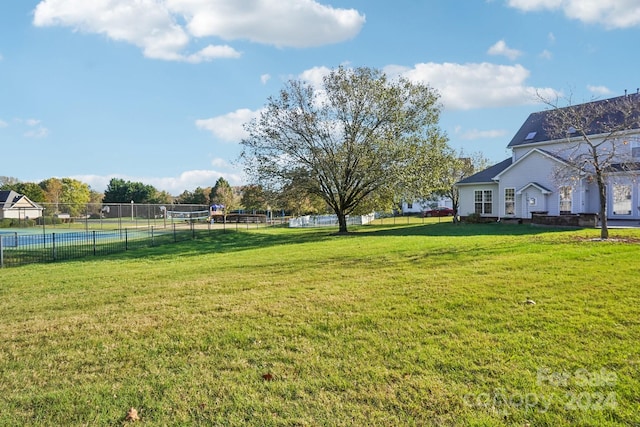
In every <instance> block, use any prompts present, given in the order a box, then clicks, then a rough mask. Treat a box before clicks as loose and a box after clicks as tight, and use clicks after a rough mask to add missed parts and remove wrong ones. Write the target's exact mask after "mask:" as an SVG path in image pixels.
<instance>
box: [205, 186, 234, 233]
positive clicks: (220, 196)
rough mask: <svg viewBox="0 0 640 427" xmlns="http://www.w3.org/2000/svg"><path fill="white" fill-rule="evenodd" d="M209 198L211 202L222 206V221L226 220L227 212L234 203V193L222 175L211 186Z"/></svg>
mask: <svg viewBox="0 0 640 427" xmlns="http://www.w3.org/2000/svg"><path fill="white" fill-rule="evenodd" d="M209 198H210V199H211V203H213V204H216V205H221V206H222V212H223V215H224V221H225V222H226V221H227V214H228V213H229V211H230V210H231V209H233V206H234V205H235V195H234V194H233V189H232V188H231V185H229V182H228V181H227V180H226V179H224V178H222V177H220V178H218V180H217V181H216V183H215V185H214V186H213V188H211V194H210V196H209Z"/></svg>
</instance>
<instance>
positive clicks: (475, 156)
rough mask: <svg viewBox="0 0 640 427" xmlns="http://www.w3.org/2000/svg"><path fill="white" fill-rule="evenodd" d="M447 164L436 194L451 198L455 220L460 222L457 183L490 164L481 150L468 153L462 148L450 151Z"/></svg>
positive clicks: (446, 159) (446, 160)
mask: <svg viewBox="0 0 640 427" xmlns="http://www.w3.org/2000/svg"><path fill="white" fill-rule="evenodd" d="M445 164H446V170H447V173H445V174H442V175H441V176H440V183H439V187H440V189H439V190H438V191H437V192H436V194H438V195H441V196H444V197H448V198H449V199H451V204H452V206H451V208H452V209H453V222H458V210H459V209H460V191H459V190H458V187H457V186H456V185H455V184H456V183H457V182H458V181H462V180H463V179H464V178H467V177H470V176H471V175H473V174H474V173H476V172H478V171H481V170H483V169H485V168H487V167H488V166H489V160H488V159H487V158H486V157H484V155H483V154H482V153H480V152H475V153H471V154H466V153H465V152H464V151H463V150H460V151H459V152H457V153H456V152H453V151H452V152H451V153H449V155H448V156H447V157H446V158H445Z"/></svg>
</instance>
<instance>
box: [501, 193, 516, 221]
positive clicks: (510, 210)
mask: <svg viewBox="0 0 640 427" xmlns="http://www.w3.org/2000/svg"><path fill="white" fill-rule="evenodd" d="M504 214H505V215H515V214H516V189H515V188H505V189H504Z"/></svg>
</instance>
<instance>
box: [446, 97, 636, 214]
mask: <svg viewBox="0 0 640 427" xmlns="http://www.w3.org/2000/svg"><path fill="white" fill-rule="evenodd" d="M623 99H624V100H625V102H628V101H630V102H629V103H630V104H631V106H632V108H633V112H634V114H636V115H640V94H638V93H636V94H632V95H624V96H623V97H617V98H611V99H607V100H599V101H594V102H591V103H586V104H581V105H577V106H571V107H565V109H571V108H573V109H575V110H574V111H583V110H579V108H585V107H597V108H604V110H603V111H607V112H605V113H603V114H605V115H606V117H605V118H604V119H603V120H606V121H609V122H608V123H609V124H611V123H613V122H615V120H621V118H620V116H619V115H617V114H616V113H615V111H616V110H615V108H616V103H620V102H622V100H623ZM607 109H609V110H607ZM561 110H564V109H561ZM552 111H553V110H548V111H542V112H537V113H533V114H531V115H530V116H529V117H528V118H527V120H526V121H525V122H524V124H523V125H522V127H521V128H520V130H518V132H517V133H516V134H515V136H514V137H513V139H512V140H511V142H509V145H508V148H510V149H511V153H512V155H511V157H509V158H508V159H505V160H503V161H502V162H500V163H498V164H496V165H493V166H491V167H489V168H487V169H485V170H483V171H481V172H479V173H477V174H475V175H472V176H470V177H468V178H466V179H463V180H461V181H459V182H458V183H457V184H456V186H457V187H458V189H459V191H460V209H459V212H460V215H461V216H462V217H465V216H468V215H470V214H473V213H476V214H479V215H480V216H482V217H486V218H493V219H502V218H514V219H529V218H531V216H532V213H536V212H544V213H546V214H547V215H561V214H578V213H598V211H599V197H598V188H597V185H596V183H595V182H594V178H593V174H590V173H585V172H584V171H583V172H580V171H578V170H577V169H575V168H573V167H572V166H571V165H572V164H575V163H572V161H575V159H576V158H578V156H580V155H583V154H584V150H585V148H584V144H580V142H581V140H582V137H581V136H580V135H579V132H577V131H576V129H575V128H573V127H570V128H569V129H567V131H566V133H567V134H566V136H565V137H562V138H561V139H558V138H555V139H554V138H552V137H551V136H549V135H550V133H551V132H550V131H549V128H550V127H549V121H550V117H551V114H552ZM611 111H613V112H614V113H613V114H611ZM556 113H557V112H556ZM602 122H603V121H600V122H597V121H594V122H593V124H591V125H590V127H589V129H588V131H587V132H586V133H587V135H589V138H590V139H591V140H592V141H594V142H595V143H596V144H597V143H599V142H603V144H602V146H601V147H599V149H600V150H601V153H603V154H605V155H609V154H610V153H614V154H615V157H614V158H613V160H612V161H609V162H608V163H609V169H608V170H607V171H606V174H605V176H606V179H607V218H611V219H634V220H635V219H640V185H639V184H638V182H637V179H636V178H637V176H638V171H639V168H638V166H639V165H640V129H639V126H638V125H637V123H636V124H635V125H633V126H630V128H628V129H625V130H624V131H619V132H616V133H614V134H612V133H611V131H610V129H607V130H605V129H604V128H603V127H602V124H601V123H602ZM570 159H571V160H570Z"/></svg>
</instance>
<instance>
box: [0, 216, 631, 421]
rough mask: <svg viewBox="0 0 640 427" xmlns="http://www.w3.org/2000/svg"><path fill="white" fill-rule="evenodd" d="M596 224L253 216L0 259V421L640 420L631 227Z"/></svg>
mask: <svg viewBox="0 0 640 427" xmlns="http://www.w3.org/2000/svg"><path fill="white" fill-rule="evenodd" d="M436 221H437V220H436ZM598 233H599V231H598V230H578V231H575V230H574V231H566V230H565V231H563V230H555V231H550V230H546V229H542V228H533V227H529V226H526V225H501V224H485V225H470V224H466V225H464V224H463V225H453V224H450V223H442V224H438V223H436V222H431V223H429V224H426V225H423V224H397V225H394V224H382V225H377V226H367V227H361V228H354V232H353V233H351V234H349V235H346V236H336V235H333V234H332V233H331V231H327V230H290V229H283V228H270V229H264V228H260V229H255V230H254V229H252V230H248V231H243V232H227V233H223V232H219V233H218V232H214V233H212V234H211V236H210V237H207V238H203V239H198V240H194V241H188V242H184V243H178V244H175V245H168V246H162V247H158V248H153V249H149V250H147V249H144V250H137V251H132V252H127V253H125V254H122V255H114V256H108V257H105V258H102V259H95V258H91V259H89V260H83V261H76V262H66V263H59V264H48V265H33V266H26V267H17V268H10V269H4V270H1V273H2V279H1V281H0V425H31V426H53V425H78V426H80V425H91V426H93V425H113V426H117V425H134V424H141V425H255V426H269V425H273V426H352V425H374V426H395V425H416V426H431V425H433V426H458V425H460V426H502V425H505V426H525V425H530V426H574V425H579V426H640V345H639V342H640V286H639V285H640V279H639V277H640V267H639V265H640V264H638V258H639V255H640V245H639V244H638V243H637V241H640V231H637V230H611V235H612V236H614V237H617V238H624V239H628V240H625V241H623V240H622V239H614V240H613V241H608V242H601V241H597V240H595V239H594V238H595V237H597V236H598ZM527 299H531V300H533V301H535V304H527V303H526V302H525V301H526V300H527ZM131 407H133V408H136V410H137V412H138V414H139V417H140V420H139V421H137V422H135V421H126V420H125V417H126V415H127V411H128V410H129V408H131Z"/></svg>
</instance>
